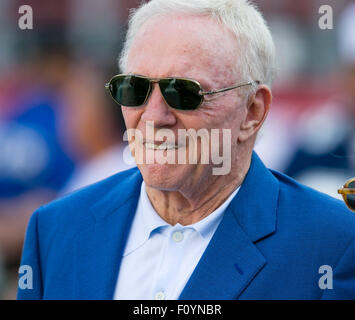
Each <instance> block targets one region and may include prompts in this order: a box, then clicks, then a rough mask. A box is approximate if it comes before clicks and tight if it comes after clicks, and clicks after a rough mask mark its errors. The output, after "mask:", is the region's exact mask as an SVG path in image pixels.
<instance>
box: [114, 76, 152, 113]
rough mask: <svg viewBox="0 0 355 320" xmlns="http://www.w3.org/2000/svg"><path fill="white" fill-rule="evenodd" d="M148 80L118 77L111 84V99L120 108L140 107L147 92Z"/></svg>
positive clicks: (134, 77) (135, 77)
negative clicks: (120, 106)
mask: <svg viewBox="0 0 355 320" xmlns="http://www.w3.org/2000/svg"><path fill="white" fill-rule="evenodd" d="M149 86H150V83H149V80H148V79H145V78H141V77H137V76H120V77H117V78H115V79H114V80H113V81H112V82H111V94H112V97H113V98H114V99H115V100H116V101H117V102H118V103H119V104H120V105H122V106H125V107H137V106H141V105H142V104H143V103H144V101H145V99H146V97H147V94H148V91H149Z"/></svg>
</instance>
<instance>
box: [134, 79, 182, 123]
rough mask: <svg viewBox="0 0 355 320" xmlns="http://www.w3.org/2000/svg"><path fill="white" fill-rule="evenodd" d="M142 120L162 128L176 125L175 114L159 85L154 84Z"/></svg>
mask: <svg viewBox="0 0 355 320" xmlns="http://www.w3.org/2000/svg"><path fill="white" fill-rule="evenodd" d="M141 119H142V120H143V121H144V122H147V121H154V127H160V128H161V127H170V126H173V125H175V123H176V117H175V114H174V113H173V111H172V110H171V108H170V107H169V106H168V105H167V103H166V102H165V100H164V98H163V96H162V94H161V92H160V88H159V85H158V84H157V83H154V84H153V87H152V92H151V93H150V96H149V97H148V101H147V102H146V105H145V107H144V112H143V115H142V118H141Z"/></svg>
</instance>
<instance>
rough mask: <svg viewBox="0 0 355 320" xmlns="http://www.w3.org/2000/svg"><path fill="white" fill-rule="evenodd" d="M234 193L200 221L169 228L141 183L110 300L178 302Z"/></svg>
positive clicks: (235, 192)
mask: <svg viewBox="0 0 355 320" xmlns="http://www.w3.org/2000/svg"><path fill="white" fill-rule="evenodd" d="M238 190H239V188H237V189H236V190H235V191H234V192H233V193H232V194H231V195H230V196H229V197H228V199H227V200H226V201H225V202H224V203H223V204H222V205H221V206H220V207H219V208H217V209H216V210H215V211H213V212H212V213H211V214H210V215H208V216H207V217H206V218H204V219H203V220H200V221H198V222H196V223H194V224H191V225H187V226H182V225H181V224H179V223H177V224H176V225H175V226H171V225H170V224H168V223H167V222H166V221H164V220H163V219H162V218H161V217H160V216H159V214H158V213H157V212H156V211H155V210H154V208H153V206H152V204H151V203H150V200H149V198H148V195H147V192H146V188H145V183H144V181H143V183H142V187H141V193H140V197H139V200H138V205H137V209H136V213H135V217H134V219H133V223H132V227H131V230H130V233H129V236H128V239H127V244H126V247H125V250H124V253H123V257H122V262H121V266H120V271H119V275H118V280H117V284H116V289H115V293H114V299H115V300H120V299H127V300H152V299H157V300H163V299H168V300H176V299H178V298H179V295H180V294H181V292H182V290H183V288H184V287H185V285H186V283H187V281H188V280H189V278H190V276H191V274H192V272H193V271H194V269H195V267H196V265H197V263H198V261H199V260H200V258H201V256H202V254H203V252H204V251H205V249H206V247H207V245H208V243H209V242H210V240H211V238H212V236H213V234H214V232H215V231H216V229H217V227H218V225H219V223H220V222H221V220H222V217H223V213H224V211H225V209H226V208H227V206H228V205H229V203H230V202H231V201H232V199H233V198H234V196H235V195H236V194H237V192H238Z"/></svg>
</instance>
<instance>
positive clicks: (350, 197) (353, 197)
mask: <svg viewBox="0 0 355 320" xmlns="http://www.w3.org/2000/svg"><path fill="white" fill-rule="evenodd" d="M348 188H352V189H355V181H352V182H350V183H349V185H348ZM346 198H347V202H348V206H349V207H350V208H351V209H352V210H355V194H347V195H346Z"/></svg>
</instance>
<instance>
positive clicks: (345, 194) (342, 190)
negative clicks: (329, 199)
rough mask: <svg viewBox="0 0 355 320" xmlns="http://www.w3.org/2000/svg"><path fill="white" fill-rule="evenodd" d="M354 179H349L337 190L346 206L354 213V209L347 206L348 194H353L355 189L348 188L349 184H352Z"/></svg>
mask: <svg viewBox="0 0 355 320" xmlns="http://www.w3.org/2000/svg"><path fill="white" fill-rule="evenodd" d="M354 181H355V178H351V179H349V180H348V181H346V182H345V184H344V186H343V187H342V188H340V189H338V193H339V194H341V195H342V197H343V199H344V202H345V204H346V206H347V207H348V208H349V209H350V210H351V211H353V212H355V208H351V207H350V206H349V204H348V194H355V188H349V184H350V183H352V182H354Z"/></svg>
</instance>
